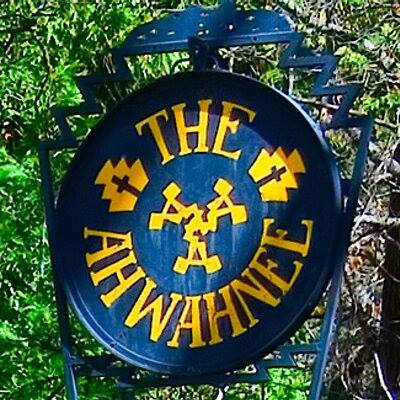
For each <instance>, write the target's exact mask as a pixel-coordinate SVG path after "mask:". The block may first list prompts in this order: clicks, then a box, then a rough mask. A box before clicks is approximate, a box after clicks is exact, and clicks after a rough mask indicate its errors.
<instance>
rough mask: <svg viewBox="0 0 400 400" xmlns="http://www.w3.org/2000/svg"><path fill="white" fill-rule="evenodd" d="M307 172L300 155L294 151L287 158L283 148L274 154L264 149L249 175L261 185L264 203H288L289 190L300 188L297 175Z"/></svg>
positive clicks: (260, 190) (279, 148) (260, 189)
mask: <svg viewBox="0 0 400 400" xmlns="http://www.w3.org/2000/svg"><path fill="white" fill-rule="evenodd" d="M305 172H306V168H305V166H304V163H303V160H302V158H301V155H300V153H299V152H298V151H297V150H293V151H292V152H291V153H290V155H289V156H286V155H285V152H284V151H283V149H282V147H278V148H277V149H276V150H275V151H274V152H273V153H272V154H269V153H268V152H267V151H266V150H265V149H262V150H261V151H260V153H259V154H258V156H257V157H256V159H255V161H254V162H253V164H252V166H251V167H250V169H249V175H250V176H251V177H252V179H253V180H254V182H256V183H258V184H259V185H260V187H259V189H258V190H259V192H260V194H261V199H262V201H284V202H286V201H288V199H289V198H288V189H297V188H298V183H297V180H296V176H295V174H304V173H305Z"/></svg>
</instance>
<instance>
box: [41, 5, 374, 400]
mask: <svg viewBox="0 0 400 400" xmlns="http://www.w3.org/2000/svg"><path fill="white" fill-rule="evenodd" d="M265 43H286V44H288V47H287V49H286V50H285V52H284V53H283V56H282V58H281V62H280V66H281V67H282V68H317V69H319V73H318V75H317V77H316V80H315V85H314V89H313V95H314V96H334V95H340V96H341V97H342V102H341V105H340V107H339V109H338V110H337V111H336V112H335V113H334V115H333V116H332V120H331V122H330V124H329V125H325V126H322V125H321V124H319V125H318V124H317V123H316V122H314V121H313V120H312V119H311V117H310V116H309V115H308V114H307V113H306V112H305V111H304V110H303V109H302V107H301V106H300V105H299V104H297V103H296V102H295V101H294V100H293V99H292V98H290V97H289V96H288V95H286V94H284V93H282V92H280V91H278V90H275V89H272V88H269V87H267V86H265V85H263V84H261V83H259V82H258V81H256V80H253V79H250V78H248V77H245V76H242V75H238V74H233V73H229V72H227V71H224V70H221V69H220V68H215V60H218V59H219V58H220V56H219V55H218V49H219V48H221V47H233V46H243V45H254V44H265ZM172 51H188V52H189V54H190V55H191V60H192V65H193V71H192V72H186V73H181V74H177V75H171V76H169V77H165V78H162V79H160V80H157V81H156V82H154V83H152V84H151V85H149V86H147V87H145V88H143V89H141V90H140V91H138V92H136V93H133V94H131V95H130V96H128V97H127V98H126V99H124V100H123V101H122V102H120V103H119V104H117V105H116V106H115V108H114V109H113V110H112V111H110V112H108V113H107V114H106V115H105V117H104V118H103V119H102V120H101V121H100V122H99V123H98V124H97V126H96V127H95V128H94V129H93V130H92V131H91V132H90V134H89V135H88V137H87V138H86V139H85V140H84V141H83V142H82V143H78V141H77V140H76V138H75V136H74V135H73V133H72V132H71V130H70V128H69V126H68V123H67V121H66V117H67V116H68V115H72V114H77V113H79V114H81V113H98V112H99V107H98V105H97V102H96V99H95V97H94V87H95V86H96V85H98V84H102V83H105V82H119V81H123V80H128V79H131V77H130V73H129V70H128V67H127V65H126V62H125V57H127V56H129V55H141V54H155V53H160V52H172ZM113 57H114V62H115V66H116V72H115V73H114V74H111V75H93V76H89V77H84V78H78V80H77V84H78V86H79V88H80V89H81V91H82V94H83V96H84V99H85V102H84V103H83V104H82V106H80V107H78V108H57V109H55V110H54V115H55V117H56V119H57V122H58V124H59V127H60V130H61V136H60V138H59V139H58V140H55V141H46V142H42V143H41V145H40V157H41V168H42V170H41V172H42V179H43V188H44V195H45V208H46V217H47V224H48V229H49V239H50V245H51V254H52V261H53V266H54V272H55V273H54V281H55V290H56V299H57V307H58V316H59V323H60V334H61V343H62V347H63V354H64V360H65V376H66V383H67V392H68V396H69V399H77V398H78V394H77V388H76V379H77V377H78V376H79V375H80V374H95V375H98V376H114V377H115V378H116V380H117V382H118V384H119V386H120V387H122V388H125V389H131V388H137V387H147V386H151V387H154V386H178V385H182V384H199V383H207V384H213V385H217V386H223V385H229V384H231V383H237V382H251V383H257V382H264V381H266V380H267V379H268V368H271V367H295V366H296V362H295V359H294V356H295V355H296V354H315V356H316V359H315V362H314V369H313V380H312V387H311V389H310V395H309V398H310V399H318V398H320V396H321V390H322V386H323V379H322V378H323V372H324V369H325V366H326V362H327V354H328V350H329V346H330V343H331V341H332V336H333V334H334V331H335V325H336V323H337V322H336V317H337V316H336V310H337V306H338V300H339V295H340V286H341V280H342V274H343V264H344V261H345V257H346V249H347V245H348V241H349V237H350V231H351V226H352V221H353V218H354V214H355V209H356V203H357V197H358V191H359V187H360V184H361V179H362V173H363V168H364V162H365V159H366V154H367V147H368V142H369V138H370V134H371V129H372V120H371V119H369V118H366V117H357V118H350V117H349V116H348V111H349V109H350V107H351V105H352V102H353V100H354V98H355V97H356V94H357V92H358V88H357V87H356V86H355V85H346V86H328V85H327V83H328V81H329V79H330V78H331V74H332V72H333V70H334V67H335V58H334V57H332V56H329V55H323V56H319V55H315V54H313V53H312V52H311V51H310V50H308V49H306V48H305V47H304V46H303V45H302V36H301V35H300V34H299V33H297V32H294V31H293V30H292V28H291V27H290V25H289V23H288V22H287V21H286V19H285V18H284V17H283V16H282V15H280V14H278V13H276V12H272V11H265V10H263V11H261V10H260V11H238V10H236V8H235V4H234V2H233V1H222V2H221V4H220V6H219V7H218V8H215V9H203V8H200V7H190V8H188V9H187V10H184V11H182V12H180V13H176V14H173V15H172V16H171V17H167V18H164V19H162V20H159V21H154V22H151V23H149V24H146V25H144V26H142V27H139V28H137V29H135V30H134V31H133V32H132V33H131V34H130V35H129V37H128V38H127V39H126V41H125V43H124V45H123V46H122V47H121V48H119V49H117V50H115V51H114V52H113ZM211 66H214V68H210V67H211ZM354 127H355V128H358V129H359V131H360V140H359V145H358V151H357V154H356V160H355V165H354V170H353V175H352V178H351V179H350V180H349V181H346V182H344V181H343V180H341V178H340V174H339V170H338V167H337V165H336V162H335V160H334V157H333V155H332V153H331V151H330V148H329V145H328V143H327V140H326V138H325V136H324V132H325V131H326V130H328V129H339V128H354ZM65 148H76V149H77V150H76V153H75V157H74V159H73V160H72V162H71V164H70V166H69V168H68V171H67V173H66V175H65V177H64V179H63V182H62V185H61V188H60V191H59V195H58V199H57V201H55V197H54V188H53V182H52V175H51V158H50V156H51V151H52V150H54V149H65ZM329 282H331V283H330V288H329V292H328V300H327V308H326V312H325V316H324V319H323V324H322V328H321V335H320V338H319V339H318V340H317V341H316V342H315V343H307V344H300V345H293V344H285V343H286V342H287V340H288V339H289V338H290V336H291V335H292V334H293V333H294V332H295V331H296V330H297V329H298V328H299V326H300V325H301V324H302V323H303V322H304V321H305V320H306V319H307V318H308V316H309V315H310V313H311V312H312V310H313V308H314V307H315V306H316V304H317V303H318V301H319V300H320V298H321V296H322V294H323V292H324V291H325V289H326V287H327V286H328V283H329ZM69 307H71V308H72V309H73V311H74V312H75V313H76V314H77V316H78V317H79V319H80V320H81V322H82V323H83V324H84V326H85V327H86V328H87V329H88V331H89V332H90V333H91V334H92V335H93V336H94V337H95V338H96V339H97V340H98V341H99V342H100V343H101V344H102V345H103V346H104V347H105V348H107V349H108V350H109V352H110V356H102V357H93V358H88V357H82V356H80V355H79V354H76V352H75V350H74V346H73V337H72V335H71V332H70V328H69V322H68V308H69ZM238 349H243V351H238ZM276 349H278V350H279V357H276V358H269V359H265V358H263V357H264V356H266V355H267V354H269V353H271V352H272V351H274V350H276ZM118 359H120V360H123V361H124V363H125V364H124V365H123V366H122V367H121V366H118V367H116V366H114V365H113V362H114V361H115V360H118ZM250 364H253V365H254V367H255V368H254V371H253V372H240V370H241V368H243V367H245V366H247V365H250ZM137 368H143V369H146V370H150V371H152V375H150V377H147V378H137V377H136V374H135V372H136V371H137ZM233 371H238V372H233Z"/></svg>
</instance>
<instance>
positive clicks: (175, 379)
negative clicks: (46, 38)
mask: <svg viewBox="0 0 400 400" xmlns="http://www.w3.org/2000/svg"><path fill="white" fill-rule="evenodd" d="M303 40H304V36H303V35H302V34H301V33H298V32H295V31H294V30H293V28H292V26H291V25H290V23H289V22H288V20H287V19H286V18H285V17H284V16H283V15H281V14H279V13H277V12H274V11H267V10H253V11H239V10H237V9H236V5H235V1H234V0H221V1H220V5H219V6H218V7H216V8H212V9H210V8H202V7H199V6H192V7H189V8H187V9H185V10H183V11H180V12H175V13H173V14H172V15H170V16H168V17H165V18H163V19H160V20H155V21H152V22H150V23H147V24H145V25H142V26H140V27H138V28H136V29H134V30H133V31H132V33H131V34H130V35H129V36H128V37H127V39H126V40H125V42H124V44H123V45H122V46H121V47H120V48H117V49H115V50H113V51H112V56H113V62H114V65H115V72H114V73H110V74H93V75H90V76H85V77H77V78H76V83H77V86H78V88H79V90H80V92H81V93H82V96H83V98H84V101H83V103H82V104H81V105H79V106H77V107H57V108H55V109H53V114H54V117H55V119H56V122H57V125H58V126H59V129H60V133H61V134H60V136H59V137H58V138H57V139H56V140H44V141H41V142H40V143H39V156H40V168H41V177H42V187H43V194H44V205H45V214H46V222H47V227H48V234H49V243H50V250H51V257H52V261H53V260H54V246H52V244H53V243H54V236H55V216H54V214H55V188H54V183H53V175H52V169H51V161H52V152H53V151H57V150H64V149H76V148H77V147H78V146H79V142H78V140H77V138H76V137H75V135H74V134H73V132H72V130H71V128H70V126H69V124H68V122H67V117H68V116H71V115H83V114H85V115H87V114H100V113H101V112H102V109H101V106H100V104H99V103H98V102H97V100H96V95H95V89H96V86H98V85H101V84H105V83H114V82H123V81H132V80H133V77H132V76H131V72H130V70H129V68H128V65H127V62H126V60H125V58H126V57H129V56H139V55H144V54H158V53H168V52H176V51H186V52H188V53H189V54H190V58H191V64H192V66H193V69H194V70H201V69H204V68H207V66H208V64H209V62H210V60H214V61H215V59H217V60H218V59H219V55H218V53H217V51H218V49H220V48H229V47H237V46H250V45H262V44H285V45H287V47H286V49H285V51H284V52H283V54H282V56H281V59H280V62H279V67H280V68H283V69H289V68H291V69H310V70H312V71H313V72H315V73H316V77H315V81H314V86H313V89H312V91H311V93H310V94H311V95H312V96H315V97H322V96H330V97H331V96H339V98H341V102H340V105H339V107H338V109H337V110H336V111H335V112H334V113H333V115H332V119H331V121H330V123H329V124H326V125H321V126H320V128H321V130H322V132H323V133H325V132H326V131H327V130H331V129H350V128H356V129H357V130H358V131H359V133H360V136H359V141H358V146H357V151H356V156H355V161H354V165H353V171H352V175H351V178H350V179H348V180H344V179H342V187H343V190H342V192H343V201H344V203H345V207H344V208H343V212H342V214H341V216H340V221H339V223H340V225H341V226H342V227H343V228H342V235H340V238H338V243H337V258H336V266H335V270H334V274H333V277H332V280H331V283H330V287H329V290H328V293H327V306H326V310H325V314H324V318H323V321H322V326H321V330H320V336H319V339H318V340H316V341H314V342H312V343H305V344H296V345H294V344H285V345H283V346H281V347H279V349H277V350H278V351H277V356H275V357H273V358H268V359H262V360H260V361H258V362H256V363H254V368H253V369H252V371H251V372H243V371H234V372H231V373H225V374H213V375H204V376H200V377H188V376H172V375H167V376H166V375H160V374H155V373H149V374H147V375H146V377H142V376H140V374H138V371H139V369H138V368H136V367H135V366H132V365H127V364H122V366H121V365H120V364H118V365H116V364H115V362H116V361H118V359H117V358H116V357H115V356H113V355H104V356H93V357H86V356H82V355H80V354H78V353H77V351H76V349H75V346H74V338H73V335H72V333H71V328H70V320H69V305H68V303H67V300H66V295H65V293H64V290H63V288H62V285H61V283H60V282H59V281H58V279H57V277H56V275H55V274H53V276H54V288H55V296H56V305H57V315H58V323H59V327H60V340H61V347H62V352H63V358H64V373H65V380H66V390H67V397H68V399H69V400H76V399H78V390H77V380H78V377H79V376H82V375H86V376H104V377H114V378H115V380H116V383H117V386H118V387H119V388H120V389H121V393H122V394H126V393H130V392H131V391H134V390H135V389H138V388H144V387H165V386H181V385H187V384H193V385H199V384H208V385H214V386H216V387H220V388H224V387H226V386H229V385H231V384H234V383H252V384H255V383H263V382H266V381H267V380H268V378H269V374H268V369H270V368H293V367H298V366H297V363H296V360H295V356H296V355H298V354H310V355H314V356H315V361H314V365H313V370H312V382H311V388H310V391H309V399H319V398H321V394H322V391H323V386H324V385H323V383H324V379H323V378H324V370H325V367H326V364H327V361H328V353H329V349H330V345H331V343H332V340H333V338H334V335H335V331H336V327H337V325H338V319H339V317H338V304H339V297H340V290H341V284H342V279H343V271H344V263H345V261H346V253H347V246H348V243H349V240H350V234H351V228H352V224H353V219H354V217H355V213H356V207H357V199H358V194H359V190H360V186H361V182H362V176H363V172H364V165H365V161H366V158H367V152H368V144H369V141H370V138H371V134H372V126H373V120H372V118H371V117H364V116H363V117H351V116H350V115H349V110H350V108H351V106H352V105H353V103H354V101H355V99H356V97H357V95H358V93H359V91H360V87H359V85H357V84H348V85H329V81H330V80H331V78H332V75H333V73H334V70H335V68H336V63H337V60H336V58H335V57H334V56H332V55H327V54H315V53H314V52H312V51H311V50H310V49H308V48H307V47H305V46H304V45H303ZM214 61H213V62H214ZM53 266H54V262H53ZM224 393H225V391H224V390H222V389H221V394H222V396H224Z"/></svg>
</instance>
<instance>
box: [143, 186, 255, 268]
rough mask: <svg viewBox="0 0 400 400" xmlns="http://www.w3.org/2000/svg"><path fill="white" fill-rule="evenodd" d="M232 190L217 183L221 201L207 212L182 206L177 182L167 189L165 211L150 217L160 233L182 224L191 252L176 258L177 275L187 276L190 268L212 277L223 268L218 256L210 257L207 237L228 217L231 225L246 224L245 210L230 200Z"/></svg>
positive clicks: (194, 206) (150, 225) (217, 199)
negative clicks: (167, 226) (168, 225)
mask: <svg viewBox="0 0 400 400" xmlns="http://www.w3.org/2000/svg"><path fill="white" fill-rule="evenodd" d="M232 190H233V186H232V185H231V184H230V183H229V182H228V181H226V180H225V179H221V178H220V179H218V180H217V181H216V183H215V185H214V191H215V193H217V194H218V197H216V198H215V199H213V200H212V201H210V202H209V203H208V204H207V206H206V209H204V208H200V207H199V206H198V205H197V204H196V203H193V204H190V205H188V206H187V205H185V204H183V203H182V202H181V201H180V200H179V199H178V196H179V195H180V193H181V188H180V187H179V186H178V185H177V184H176V183H175V182H171V183H170V184H169V185H168V186H167V187H166V188H165V189H164V191H163V195H164V197H165V199H166V201H165V204H164V207H163V209H162V211H161V212H159V213H158V212H154V213H151V215H150V220H149V228H150V229H152V230H160V229H162V228H163V226H164V222H166V221H169V222H172V223H174V224H180V223H183V227H184V234H183V239H184V240H185V241H186V242H188V250H187V255H186V257H181V256H178V257H177V258H176V260H175V264H174V268H173V270H174V271H175V272H177V273H179V274H185V273H186V272H187V270H188V269H189V267H190V266H203V267H204V269H205V271H206V272H207V273H208V274H212V273H214V272H217V271H219V270H220V269H221V268H222V265H221V261H220V259H219V257H218V255H213V256H209V254H208V248H207V242H206V240H205V235H207V234H208V233H209V232H216V231H217V229H218V221H219V219H220V218H221V217H223V216H225V215H229V216H230V219H231V223H232V225H237V224H241V223H243V222H246V221H247V211H246V207H245V206H244V205H242V204H234V203H233V201H232V199H231V198H230V197H229V195H230V193H231V192H232Z"/></svg>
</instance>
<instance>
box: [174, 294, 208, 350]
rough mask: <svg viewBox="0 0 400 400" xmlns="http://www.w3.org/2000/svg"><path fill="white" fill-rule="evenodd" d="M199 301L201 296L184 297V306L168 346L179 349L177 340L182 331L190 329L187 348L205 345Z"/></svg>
mask: <svg viewBox="0 0 400 400" xmlns="http://www.w3.org/2000/svg"><path fill="white" fill-rule="evenodd" d="M200 300H201V296H187V297H185V306H184V308H183V310H182V314H181V316H180V318H179V321H178V324H177V326H176V329H175V333H174V336H173V337H172V339H171V340H170V341H168V342H167V345H168V346H170V347H179V338H180V335H181V331H182V329H190V330H191V332H192V341H191V343H190V344H189V347H192V348H194V347H202V346H205V345H206V342H205V341H204V340H203V338H202V333H201V316H200ZM189 315H190V316H191V317H190V321H188V316H189Z"/></svg>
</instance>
